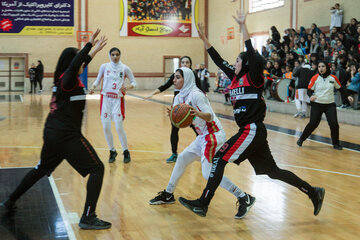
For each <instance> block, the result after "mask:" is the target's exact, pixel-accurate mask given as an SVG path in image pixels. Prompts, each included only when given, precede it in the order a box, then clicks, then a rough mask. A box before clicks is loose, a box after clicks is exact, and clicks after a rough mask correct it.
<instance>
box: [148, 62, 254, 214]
mask: <svg viewBox="0 0 360 240" xmlns="http://www.w3.org/2000/svg"><path fill="white" fill-rule="evenodd" d="M174 87H176V88H177V89H180V92H179V94H178V95H176V97H175V99H174V103H173V106H175V105H177V104H179V103H186V104H189V105H190V106H192V110H191V113H192V115H194V116H195V119H194V120H193V122H192V124H193V125H194V126H195V129H196V131H197V133H198V134H199V135H198V136H197V137H196V139H195V140H194V141H193V142H192V143H191V144H190V145H189V146H188V147H187V148H185V150H184V151H183V152H182V153H180V155H179V156H178V158H177V161H176V163H175V166H174V169H173V171H172V174H171V177H170V181H169V183H168V186H167V188H166V189H165V190H164V191H162V192H159V194H158V196H156V197H155V198H153V199H151V200H150V201H149V203H150V204H152V205H158V204H170V203H174V202H175V198H174V194H173V193H174V191H175V188H176V185H177V183H178V181H179V179H180V177H181V176H182V174H183V173H184V172H185V169H186V167H187V166H188V165H189V164H190V163H192V162H193V161H195V160H197V159H198V158H199V157H200V158H201V168H202V175H203V177H204V178H205V179H208V178H209V174H210V170H211V166H212V159H213V157H214V155H215V153H216V151H217V150H219V148H220V147H221V146H222V145H223V143H224V142H225V140H226V135H225V131H224V130H223V127H222V126H221V123H220V121H219V119H218V118H217V117H216V115H215V113H214V111H213V110H212V108H211V105H210V103H209V100H208V99H207V97H206V95H205V94H204V93H203V92H202V91H201V90H200V89H199V88H197V87H196V85H195V76H194V73H193V72H192V70H191V69H189V68H186V67H182V68H180V69H178V70H176V72H175V76H174ZM168 111H169V112H170V109H168ZM220 186H221V187H223V188H225V189H226V190H228V191H229V192H230V193H232V194H233V195H235V197H236V198H241V197H244V196H246V193H244V192H243V191H242V190H241V189H240V188H238V187H237V186H236V185H235V184H234V183H232V182H231V181H230V179H228V178H227V177H226V176H224V177H223V178H222V180H221V183H220ZM246 213H247V211H243V209H240V208H239V210H238V213H237V214H236V215H235V218H243V217H244V216H245V214H246Z"/></svg>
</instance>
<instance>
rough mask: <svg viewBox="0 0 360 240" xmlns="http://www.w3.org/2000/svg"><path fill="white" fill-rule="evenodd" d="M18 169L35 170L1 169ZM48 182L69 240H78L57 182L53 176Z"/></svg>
mask: <svg viewBox="0 0 360 240" xmlns="http://www.w3.org/2000/svg"><path fill="white" fill-rule="evenodd" d="M16 168H34V166H31V167H4V168H0V170H1V169H16ZM48 180H49V184H50V186H51V190H52V192H53V194H54V197H55V200H56V204H57V206H58V208H59V212H60V215H61V218H62V219H63V221H64V224H65V227H66V231H67V233H68V238H69V240H76V237H75V233H74V230H73V229H72V226H71V224H70V222H69V219H68V217H67V212H66V210H65V207H64V204H63V202H62V200H61V197H60V193H59V190H58V189H57V187H56V184H55V181H54V178H53V176H52V175H50V176H49V177H48Z"/></svg>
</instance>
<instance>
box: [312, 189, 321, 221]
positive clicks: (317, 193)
mask: <svg viewBox="0 0 360 240" xmlns="http://www.w3.org/2000/svg"><path fill="white" fill-rule="evenodd" d="M324 196H325V189H324V188H320V187H314V195H313V196H312V197H311V198H310V199H311V201H312V203H313V205H314V215H315V216H316V215H318V214H319V212H320V210H321V206H322V203H323V201H324Z"/></svg>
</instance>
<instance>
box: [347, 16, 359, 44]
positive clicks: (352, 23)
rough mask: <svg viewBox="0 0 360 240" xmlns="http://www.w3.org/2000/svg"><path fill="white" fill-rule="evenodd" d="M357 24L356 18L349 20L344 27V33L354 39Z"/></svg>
mask: <svg viewBox="0 0 360 240" xmlns="http://www.w3.org/2000/svg"><path fill="white" fill-rule="evenodd" d="M357 24H358V21H357V20H356V18H352V19H351V20H350V23H349V24H348V25H347V26H346V28H345V32H346V34H348V35H349V36H351V37H353V38H355V39H356V36H357V31H356V30H357Z"/></svg>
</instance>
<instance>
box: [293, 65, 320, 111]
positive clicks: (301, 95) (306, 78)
mask: <svg viewBox="0 0 360 240" xmlns="http://www.w3.org/2000/svg"><path fill="white" fill-rule="evenodd" d="M313 66H314V67H313V68H312V67H310V65H309V64H304V65H303V66H301V67H300V68H297V69H295V70H294V73H293V76H294V77H297V78H298V81H297V84H296V87H295V89H296V90H295V91H296V93H295V106H296V109H297V112H296V113H295V115H294V118H297V117H300V118H305V116H306V111H307V104H308V103H309V102H310V99H309V96H308V95H307V88H308V85H309V82H310V79H311V78H312V77H313V76H314V75H315V73H316V67H317V66H316V64H314V65H313Z"/></svg>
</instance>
